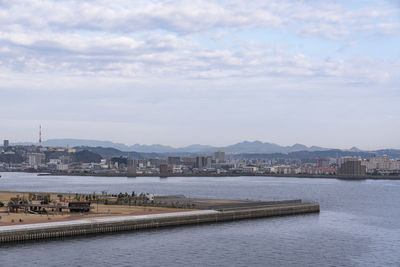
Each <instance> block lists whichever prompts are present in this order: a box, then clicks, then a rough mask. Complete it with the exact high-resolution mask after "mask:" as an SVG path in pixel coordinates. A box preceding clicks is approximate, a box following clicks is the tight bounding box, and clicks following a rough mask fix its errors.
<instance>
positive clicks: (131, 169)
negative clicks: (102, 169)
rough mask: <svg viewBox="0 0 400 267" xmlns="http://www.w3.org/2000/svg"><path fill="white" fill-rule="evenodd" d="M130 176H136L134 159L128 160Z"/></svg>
mask: <svg viewBox="0 0 400 267" xmlns="http://www.w3.org/2000/svg"><path fill="white" fill-rule="evenodd" d="M127 165H128V176H133V177H134V176H136V161H135V160H133V159H128V160H127Z"/></svg>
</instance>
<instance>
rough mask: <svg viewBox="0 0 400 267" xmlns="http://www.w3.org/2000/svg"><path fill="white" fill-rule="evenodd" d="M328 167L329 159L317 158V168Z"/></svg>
mask: <svg viewBox="0 0 400 267" xmlns="http://www.w3.org/2000/svg"><path fill="white" fill-rule="evenodd" d="M328 167H329V160H327V159H324V158H319V159H318V160H317V168H328Z"/></svg>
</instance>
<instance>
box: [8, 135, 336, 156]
mask: <svg viewBox="0 0 400 267" xmlns="http://www.w3.org/2000/svg"><path fill="white" fill-rule="evenodd" d="M15 144H23V145H27V144H33V143H29V142H24V143H15ZM15 144H14V145H15ZM42 144H43V145H44V146H62V147H82V146H88V147H107V148H115V149H118V150H120V151H124V152H132V151H134V152H139V153H213V152H216V151H218V150H221V151H225V152H227V153H290V152H296V151H323V150H329V149H330V148H323V147H318V146H311V147H308V146H305V145H303V144H294V145H292V146H281V145H278V144H274V143H269V142H261V141H258V140H256V141H243V142H239V143H236V144H233V145H228V146H221V147H217V146H210V145H200V144H193V145H189V146H185V147H178V148H175V147H172V146H166V145H160V144H152V145H141V144H134V145H131V146H128V145H125V144H122V143H114V142H112V141H101V140H89V139H72V138H63V139H48V140H46V141H44V142H43V143H42Z"/></svg>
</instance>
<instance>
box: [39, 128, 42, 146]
mask: <svg viewBox="0 0 400 267" xmlns="http://www.w3.org/2000/svg"><path fill="white" fill-rule="evenodd" d="M39 146H40V147H41V146H42V125H39Z"/></svg>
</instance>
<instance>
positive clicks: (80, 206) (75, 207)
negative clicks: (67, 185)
mask: <svg viewBox="0 0 400 267" xmlns="http://www.w3.org/2000/svg"><path fill="white" fill-rule="evenodd" d="M90 204H91V203H90V202H89V201H86V202H83V201H81V202H69V203H68V208H69V211H70V212H89V211H90V209H91V208H93V207H90Z"/></svg>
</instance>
